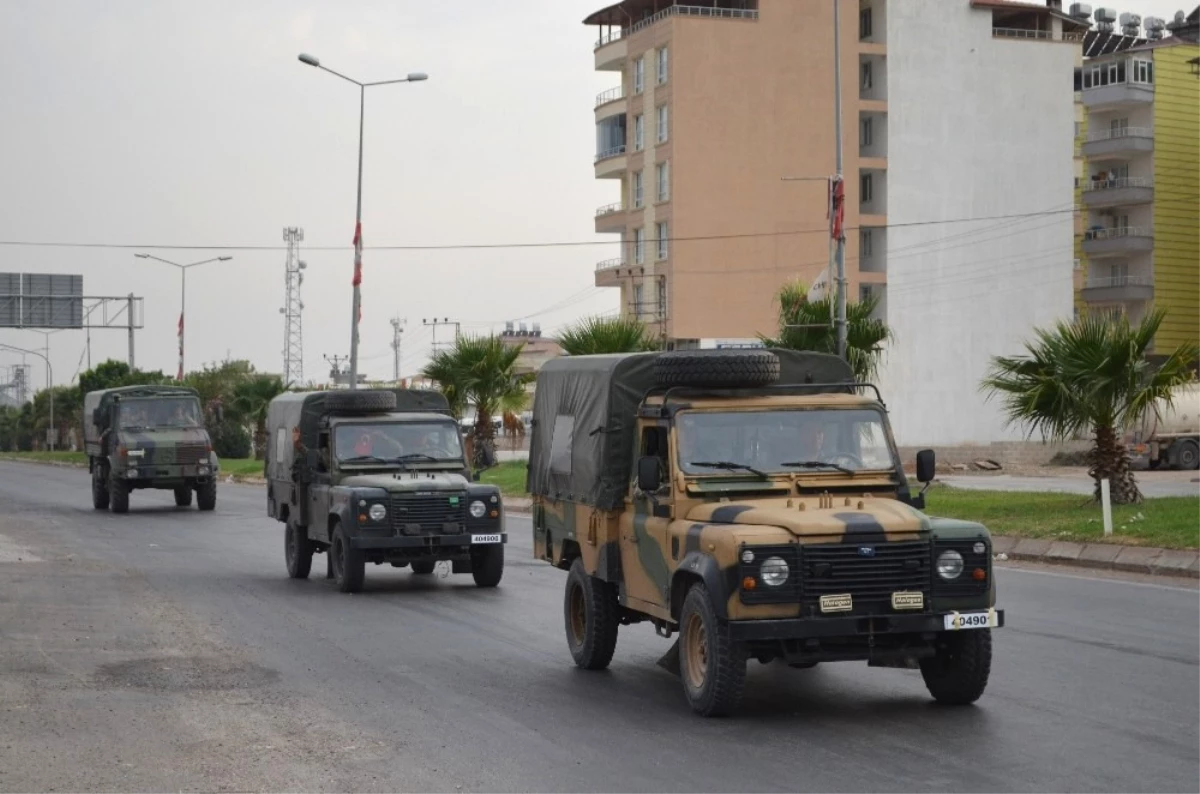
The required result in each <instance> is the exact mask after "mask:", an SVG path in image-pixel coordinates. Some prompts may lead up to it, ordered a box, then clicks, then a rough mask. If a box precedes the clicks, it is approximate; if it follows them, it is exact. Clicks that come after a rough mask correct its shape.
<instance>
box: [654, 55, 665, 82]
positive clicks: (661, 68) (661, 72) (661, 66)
mask: <svg viewBox="0 0 1200 794" xmlns="http://www.w3.org/2000/svg"><path fill="white" fill-rule="evenodd" d="M656 72H657V76H658V84H659V85H662V84H663V83H665V82H667V48H666V47H663V48H662V49H660V50H659V51H658V69H657V70H656Z"/></svg>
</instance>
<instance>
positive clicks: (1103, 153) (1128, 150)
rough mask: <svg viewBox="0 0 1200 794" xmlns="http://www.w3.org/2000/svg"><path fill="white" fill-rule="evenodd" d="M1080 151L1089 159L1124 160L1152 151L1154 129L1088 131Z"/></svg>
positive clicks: (1130, 128) (1127, 128)
mask: <svg viewBox="0 0 1200 794" xmlns="http://www.w3.org/2000/svg"><path fill="white" fill-rule="evenodd" d="M1082 151H1083V154H1084V156H1086V157H1087V158H1088V159H1089V160H1126V159H1128V158H1130V157H1134V156H1137V155H1139V154H1145V153H1147V152H1153V151H1154V130H1153V129H1150V128H1147V127H1118V128H1117V129H1115V130H1113V129H1110V130H1095V131H1093V132H1089V133H1088V136H1087V140H1086V141H1084V143H1083V147H1082Z"/></svg>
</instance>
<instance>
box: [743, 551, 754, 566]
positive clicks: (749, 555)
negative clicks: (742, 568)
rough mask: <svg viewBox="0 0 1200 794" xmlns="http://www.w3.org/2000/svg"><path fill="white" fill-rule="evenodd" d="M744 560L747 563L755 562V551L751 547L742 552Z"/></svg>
mask: <svg viewBox="0 0 1200 794" xmlns="http://www.w3.org/2000/svg"><path fill="white" fill-rule="evenodd" d="M742 562H744V563H746V564H747V565H749V564H750V563H752V562H754V552H752V551H750V549H746V550H745V551H743V552H742Z"/></svg>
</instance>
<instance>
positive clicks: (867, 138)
mask: <svg viewBox="0 0 1200 794" xmlns="http://www.w3.org/2000/svg"><path fill="white" fill-rule="evenodd" d="M861 126H862V132H861V134H860V135H859V143H861V144H862V145H863V146H870V145H871V128H872V127H873V126H874V125H873V124H872V123H871V118H870V116H868V117H867V118H865V119H863V120H862V124H861Z"/></svg>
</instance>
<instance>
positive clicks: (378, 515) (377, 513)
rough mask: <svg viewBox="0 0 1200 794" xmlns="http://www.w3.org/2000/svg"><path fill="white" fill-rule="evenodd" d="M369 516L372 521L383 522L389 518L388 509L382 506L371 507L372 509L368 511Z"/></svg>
mask: <svg viewBox="0 0 1200 794" xmlns="http://www.w3.org/2000/svg"><path fill="white" fill-rule="evenodd" d="M367 515H369V516H370V517H371V520H372V521H382V520H383V519H385V518H387V508H386V507H384V506H383V505H381V504H374V505H371V509H370V510H368V511H367Z"/></svg>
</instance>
